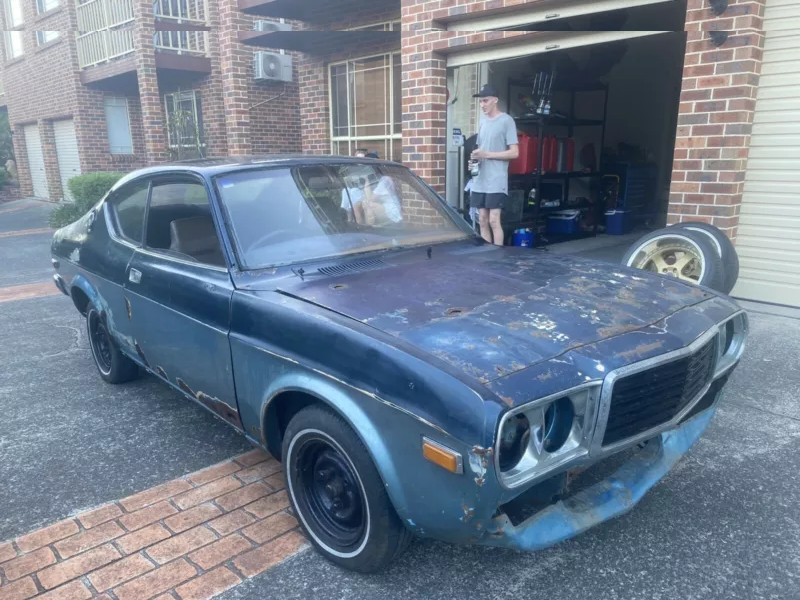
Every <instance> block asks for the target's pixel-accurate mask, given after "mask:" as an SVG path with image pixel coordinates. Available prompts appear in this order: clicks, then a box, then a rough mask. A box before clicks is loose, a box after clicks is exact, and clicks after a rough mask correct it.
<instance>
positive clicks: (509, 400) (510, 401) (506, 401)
mask: <svg viewBox="0 0 800 600" xmlns="http://www.w3.org/2000/svg"><path fill="white" fill-rule="evenodd" d="M500 400H502V401H503V402H505V403H506V404H508V405H509V406H514V400H512V399H511V398H510V397H508V396H500Z"/></svg>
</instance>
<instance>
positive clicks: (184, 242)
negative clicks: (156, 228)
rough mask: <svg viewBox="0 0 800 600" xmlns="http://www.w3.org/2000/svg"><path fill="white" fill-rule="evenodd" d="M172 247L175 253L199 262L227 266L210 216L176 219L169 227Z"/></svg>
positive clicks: (170, 246)
mask: <svg viewBox="0 0 800 600" xmlns="http://www.w3.org/2000/svg"><path fill="white" fill-rule="evenodd" d="M169 234H170V245H169V249H170V250H172V251H173V252H179V253H181V254H185V255H187V256H190V257H192V258H194V259H195V260H197V261H198V262H202V263H206V264H210V265H215V266H219V267H224V266H225V258H224V257H223V255H222V248H221V246H220V243H219V238H218V237H217V230H216V229H215V228H214V221H213V220H212V218H211V216H210V215H207V216H206V215H203V216H197V217H188V218H185V219H175V220H174V221H172V222H171V223H170V225H169Z"/></svg>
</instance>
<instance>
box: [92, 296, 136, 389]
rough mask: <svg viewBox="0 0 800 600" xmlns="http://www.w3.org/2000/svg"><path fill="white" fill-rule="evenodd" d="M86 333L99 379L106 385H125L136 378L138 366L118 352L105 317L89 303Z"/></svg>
mask: <svg viewBox="0 0 800 600" xmlns="http://www.w3.org/2000/svg"><path fill="white" fill-rule="evenodd" d="M86 333H87V335H88V337H89V346H90V347H91V349H92V358H94V363H95V365H97V370H98V371H100V377H102V378H103V379H104V380H105V381H106V382H108V383H125V382H126V381H131V380H132V379H136V377H138V375H139V367H138V365H137V364H136V363H135V362H133V361H132V360H131V359H130V358H128V357H127V356H125V355H124V354H122V352H120V351H119V348H117V345H116V343H115V342H114V338H112V337H111V333H110V332H109V331H108V326H107V325H106V320H105V317H104V316H103V315H102V314H101V313H100V312H99V311H98V310H97V309H96V308H95V307H94V305H93V304H92V303H91V302H90V303H89V305H88V306H87V307H86Z"/></svg>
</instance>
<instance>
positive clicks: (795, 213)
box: [740, 196, 800, 218]
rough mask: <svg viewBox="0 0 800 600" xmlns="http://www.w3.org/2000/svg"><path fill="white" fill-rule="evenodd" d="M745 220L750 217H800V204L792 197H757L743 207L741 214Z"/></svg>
mask: <svg viewBox="0 0 800 600" xmlns="http://www.w3.org/2000/svg"><path fill="white" fill-rule="evenodd" d="M740 214H741V215H743V217H744V218H746V217H748V216H749V215H769V216H775V217H800V204H799V203H798V202H797V199H796V198H792V197H791V196H786V197H783V198H781V197H779V196H755V197H754V198H750V201H749V202H748V203H747V204H746V205H744V206H742V211H741V213H740Z"/></svg>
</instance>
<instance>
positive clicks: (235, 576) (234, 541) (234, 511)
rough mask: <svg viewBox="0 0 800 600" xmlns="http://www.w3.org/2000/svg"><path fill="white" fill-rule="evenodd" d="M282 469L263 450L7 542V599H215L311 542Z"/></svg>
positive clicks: (2, 591)
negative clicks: (291, 500)
mask: <svg viewBox="0 0 800 600" xmlns="http://www.w3.org/2000/svg"><path fill="white" fill-rule="evenodd" d="M49 285H52V284H49ZM0 292H2V290H0ZM276 469H277V472H276ZM279 469H280V466H279V465H278V464H277V461H275V460H274V459H272V458H271V457H270V456H269V455H268V454H266V453H264V452H262V451H261V450H254V451H252V452H248V453H246V454H243V455H241V456H238V457H235V458H234V459H233V460H229V461H225V462H223V463H220V464H218V465H214V466H212V467H209V468H207V469H203V470H202V471H197V472H195V473H190V474H188V475H186V476H185V477H181V478H179V479H175V480H172V481H169V482H167V483H165V484H162V485H159V486H156V487H154V488H150V489H149V490H144V491H143V492H140V493H138V494H135V495H133V496H129V497H127V498H124V499H122V500H119V501H117V502H113V503H110V504H106V505H104V506H101V507H99V508H96V509H93V510H91V511H87V512H85V513H82V514H79V515H77V516H76V517H75V518H71V519H66V520H64V521H60V522H58V523H55V524H53V525H49V526H48V527H44V528H42V529H39V530H37V531H33V532H31V533H28V534H25V535H23V536H20V537H19V538H17V539H15V540H11V541H8V542H0V600H28V598H33V597H35V598H36V600H111V599H112V597H115V598H116V599H117V600H151V599H152V600H207V599H209V598H212V597H213V596H216V595H218V594H220V593H222V592H223V591H225V590H227V589H229V588H231V587H233V586H236V585H238V584H239V583H240V582H241V581H242V578H243V577H244V578H245V579H247V578H250V577H253V576H255V575H258V574H259V573H262V572H264V571H265V570H267V569H269V568H270V567H272V566H274V565H276V564H278V563H280V562H282V561H283V560H285V559H286V558H288V557H289V556H291V555H293V554H295V553H296V552H298V551H299V550H301V549H303V548H305V547H307V543H306V540H305V538H304V537H303V536H302V535H301V534H300V532H299V529H298V524H297V521H296V520H295V518H294V517H293V516H292V515H291V514H289V512H288V511H287V509H288V507H289V501H288V498H287V496H286V492H285V491H273V490H274V489H279V488H283V474H282V473H281V472H280V470H279Z"/></svg>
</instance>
